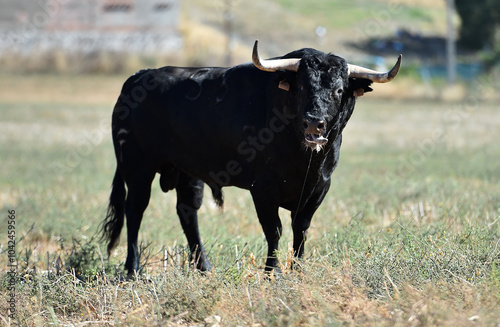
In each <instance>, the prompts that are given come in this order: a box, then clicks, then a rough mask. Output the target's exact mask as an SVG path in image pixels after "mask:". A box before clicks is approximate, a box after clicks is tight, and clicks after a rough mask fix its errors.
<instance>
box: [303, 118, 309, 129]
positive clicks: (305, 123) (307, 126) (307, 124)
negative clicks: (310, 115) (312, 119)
mask: <svg viewBox="0 0 500 327" xmlns="http://www.w3.org/2000/svg"><path fill="white" fill-rule="evenodd" d="M302 126H304V129H308V128H309V123H308V122H307V121H305V120H304V125H302Z"/></svg>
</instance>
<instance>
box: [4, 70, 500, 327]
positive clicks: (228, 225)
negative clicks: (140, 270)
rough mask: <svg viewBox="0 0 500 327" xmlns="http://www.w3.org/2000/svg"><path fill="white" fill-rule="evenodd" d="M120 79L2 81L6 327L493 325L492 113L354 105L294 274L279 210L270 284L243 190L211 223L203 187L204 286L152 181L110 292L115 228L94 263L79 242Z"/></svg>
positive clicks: (417, 104)
mask: <svg viewBox="0 0 500 327" xmlns="http://www.w3.org/2000/svg"><path fill="white" fill-rule="evenodd" d="M123 80H124V77H116V76H115V77H109V76H80V77H76V76H74V77H71V76H66V77H61V76H51V75H39V76H31V77H19V76H7V77H5V78H4V77H2V78H1V79H0V86H1V87H0V113H1V121H0V126H1V127H0V129H1V130H2V134H1V135H0V163H1V167H2V169H1V170H0V207H1V210H2V218H1V220H0V221H1V222H2V224H1V226H2V228H1V231H0V235H2V236H1V238H0V249H1V250H0V251H1V256H0V275H1V278H2V284H1V285H0V290H1V291H0V294H1V295H0V298H1V302H0V308H2V309H1V312H0V321H2V324H5V325H8V324H9V318H8V316H7V313H6V312H7V307H8V303H7V300H8V299H9V295H8V294H9V293H8V292H7V288H8V286H9V284H8V280H9V278H8V275H7V271H8V266H7V265H8V257H7V254H8V251H7V248H8V245H7V243H8V237H7V236H8V235H7V231H8V230H7V220H8V219H7V216H8V210H15V213H16V214H15V215H16V218H15V221H16V241H17V245H16V260H17V264H18V278H17V279H16V281H15V285H16V289H17V294H16V297H15V298H16V301H17V302H16V309H17V312H16V317H17V320H18V322H19V324H20V325H22V326H46V325H55V326H86V325H99V326H113V325H122V326H128V325H133V326H151V325H158V326H166V325H168V326H173V325H182V326H192V325H197V326H212V325H224V326H236V325H245V326H247V325H251V326H285V325H315V326H337V325H338V326H340V325H365V326H395V325H396V326H437V325H441V326H469V325H470V326H495V325H497V326H498V325H499V324H500V313H499V310H498V308H499V307H500V266H499V265H500V221H499V217H500V163H499V161H498V158H500V147H499V146H498V140H499V139H500V116H499V115H498V105H497V104H494V103H488V102H483V101H480V97H471V98H469V99H468V100H467V99H466V101H463V102H462V103H444V102H443V103H441V102H435V101H430V100H421V101H417V100H412V101H401V100H384V99H380V98H375V97H372V98H371V97H370V95H369V94H367V95H366V96H365V97H363V98H361V99H360V101H359V103H358V105H357V109H356V111H355V113H354V115H353V117H352V118H351V121H350V122H349V124H348V126H347V128H346V131H345V133H344V144H343V148H342V153H341V162H340V165H339V167H338V169H337V170H336V171H335V173H334V175H333V186H332V188H331V190H330V193H329V194H328V196H327V198H326V199H325V201H324V203H323V205H322V206H321V208H320V209H319V210H318V212H317V213H316V215H315V217H314V219H313V223H312V227H311V229H310V234H309V235H310V236H309V240H308V243H307V244H306V255H305V259H304V261H303V263H302V265H301V269H299V270H298V271H290V270H289V262H290V247H291V235H292V233H291V228H290V227H289V224H290V218H289V214H288V212H286V211H284V210H283V211H282V212H281V216H282V221H283V225H284V227H285V228H284V232H283V238H282V241H281V252H280V254H279V255H280V258H281V263H282V265H283V269H282V270H283V275H280V276H276V278H272V279H271V280H269V279H266V278H265V276H264V275H263V265H264V256H265V251H266V248H265V240H264V235H263V233H262V231H261V228H260V225H259V223H258V220H257V217H256V215H255V211H254V209H253V205H252V201H251V198H250V196H249V194H248V193H247V192H244V191H241V190H237V189H226V191H225V195H226V204H225V210H224V212H220V211H219V210H218V209H217V208H216V207H215V206H214V205H212V201H211V197H210V196H208V194H207V197H206V198H205V203H204V205H203V207H202V209H201V210H200V213H201V221H200V228H201V233H202V238H203V240H204V242H205V243H206V247H207V249H208V250H209V252H210V253H209V258H210V259H211V262H212V263H213V264H214V266H215V271H214V272H213V273H211V274H209V275H206V276H203V275H201V274H199V273H197V272H195V271H192V270H191V269H190V268H189V265H188V264H187V263H186V248H185V244H186V241H185V238H184V235H183V234H182V230H181V227H180V224H179V222H178V218H177V217H176V215H175V210H174V204H175V197H174V195H173V194H170V193H169V194H167V195H164V194H163V193H161V191H160V189H159V187H158V185H157V184H158V183H157V181H155V183H154V187H153V194H152V200H151V203H150V206H149V208H148V209H147V212H146V214H145V218H144V221H143V225H142V228H141V233H140V240H141V241H142V242H143V243H142V245H141V248H142V251H143V255H142V261H143V264H144V265H145V272H144V274H143V275H141V276H139V277H138V279H137V280H135V281H125V280H121V279H120V275H121V269H122V267H123V263H124V260H125V255H126V253H125V243H126V242H125V237H123V236H124V235H122V242H121V244H120V246H119V247H118V248H117V250H116V251H115V253H113V255H112V256H111V258H110V259H109V261H108V260H106V257H105V256H103V254H104V253H105V250H104V246H103V245H102V244H99V243H98V242H97V241H96V239H95V237H94V236H95V233H96V230H97V229H98V226H99V224H100V222H101V221H102V219H103V218H104V215H105V211H106V206H107V198H108V196H109V191H110V184H111V180H112V176H113V172H114V168H115V159H114V155H113V149H112V144H111V140H110V133H109V132H110V131H109V123H110V118H109V117H110V113H111V109H112V106H113V102H114V100H115V98H116V96H117V95H118V93H119V88H120V84H121V83H122V82H123ZM7 81H8V82H7ZM383 87H384V86H378V88H383ZM165 253H166V255H165ZM164 258H166V259H167V260H166V261H164ZM219 317H220V322H218V319H219ZM11 323H12V324H13V322H11Z"/></svg>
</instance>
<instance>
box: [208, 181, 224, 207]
mask: <svg viewBox="0 0 500 327" xmlns="http://www.w3.org/2000/svg"><path fill="white" fill-rule="evenodd" d="M208 186H209V187H210V189H211V190H212V196H213V197H214V201H215V204H216V205H217V206H218V207H219V209H221V210H222V209H223V207H224V196H223V195H222V188H221V187H220V186H219V185H217V184H215V183H210V184H208Z"/></svg>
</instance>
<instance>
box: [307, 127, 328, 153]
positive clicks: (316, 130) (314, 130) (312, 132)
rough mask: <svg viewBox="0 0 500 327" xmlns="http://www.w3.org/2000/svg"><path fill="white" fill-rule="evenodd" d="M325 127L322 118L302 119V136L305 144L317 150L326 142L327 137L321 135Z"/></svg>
mask: <svg viewBox="0 0 500 327" xmlns="http://www.w3.org/2000/svg"><path fill="white" fill-rule="evenodd" d="M325 129H326V123H325V121H324V120H316V119H314V120H312V119H304V137H305V141H306V145H307V146H308V147H310V148H313V149H315V150H319V149H320V148H321V147H322V146H323V145H325V144H326V142H328V139H327V138H326V137H324V136H323V134H324V132H325Z"/></svg>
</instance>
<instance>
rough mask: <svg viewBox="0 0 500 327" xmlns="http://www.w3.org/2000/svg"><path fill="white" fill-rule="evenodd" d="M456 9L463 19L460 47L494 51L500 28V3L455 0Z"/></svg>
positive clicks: (491, 0) (496, 0) (486, 0)
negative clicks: (496, 35) (497, 31)
mask: <svg viewBox="0 0 500 327" xmlns="http://www.w3.org/2000/svg"><path fill="white" fill-rule="evenodd" d="M455 7H456V10H457V12H458V15H459V16H460V18H461V19H462V25H461V26H460V31H459V40H458V42H459V43H460V45H461V46H463V47H464V48H467V49H470V50H482V49H485V48H487V49H491V50H493V48H494V44H495V33H496V30H497V28H498V27H499V26H500V1H498V0H482V1H476V0H455Z"/></svg>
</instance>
